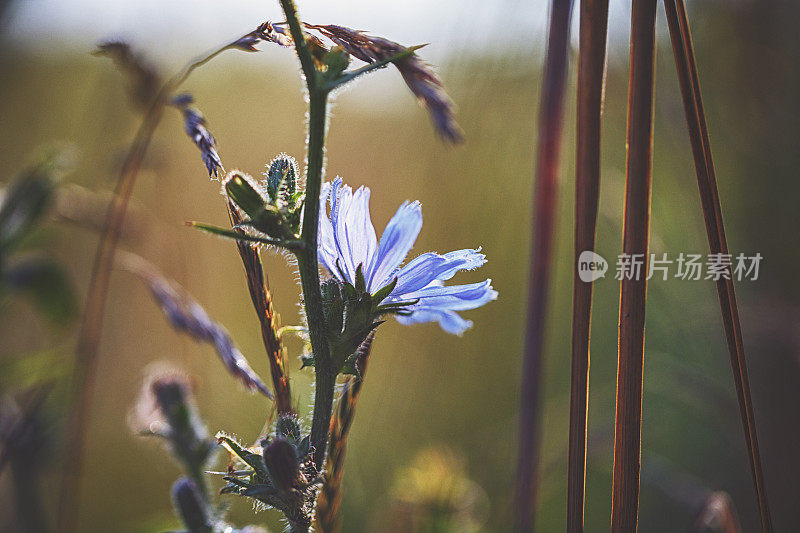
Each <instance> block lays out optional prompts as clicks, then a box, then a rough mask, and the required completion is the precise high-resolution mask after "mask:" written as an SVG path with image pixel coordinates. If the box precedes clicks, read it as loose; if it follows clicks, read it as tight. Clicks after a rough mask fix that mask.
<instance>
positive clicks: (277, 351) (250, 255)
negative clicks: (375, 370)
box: [228, 205, 293, 414]
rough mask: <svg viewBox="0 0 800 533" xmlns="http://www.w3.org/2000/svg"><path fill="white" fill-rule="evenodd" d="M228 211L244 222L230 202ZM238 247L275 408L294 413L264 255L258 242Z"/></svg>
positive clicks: (233, 220) (234, 222)
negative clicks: (264, 264)
mask: <svg viewBox="0 0 800 533" xmlns="http://www.w3.org/2000/svg"><path fill="white" fill-rule="evenodd" d="M228 214H229V215H230V218H231V225H233V226H237V225H239V224H241V223H242V218H241V216H240V215H239V213H238V211H237V210H236V209H233V208H232V206H230V205H229V206H228ZM236 246H237V248H238V249H239V256H240V257H241V258H242V264H243V265H244V271H245V276H246V278H247V288H248V290H249V291H250V299H251V300H252V302H253V308H254V309H255V310H256V314H257V315H258V321H259V323H260V324H261V338H262V340H263V341H264V348H265V349H266V351H267V359H268V360H269V371H270V375H271V376H272V388H273V389H274V391H275V407H276V408H277V410H278V413H279V414H286V413H291V412H293V409H292V392H291V389H290V387H289V375H288V372H287V370H286V353H285V351H284V349H283V345H282V343H281V340H280V337H279V336H278V333H277V332H278V327H279V318H280V317H279V316H278V315H277V313H275V309H274V307H273V306H272V294H271V293H270V291H269V288H268V287H267V280H266V277H265V276H264V269H263V268H262V266H261V258H260V257H259V255H258V245H254V244H251V243H247V242H244V241H236Z"/></svg>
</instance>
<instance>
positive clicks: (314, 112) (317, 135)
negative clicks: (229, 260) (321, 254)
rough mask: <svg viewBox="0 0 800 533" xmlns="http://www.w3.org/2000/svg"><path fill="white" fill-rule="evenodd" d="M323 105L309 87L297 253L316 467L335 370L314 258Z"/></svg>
mask: <svg viewBox="0 0 800 533" xmlns="http://www.w3.org/2000/svg"><path fill="white" fill-rule="evenodd" d="M327 106H328V93H327V91H324V90H316V89H309V121H308V170H307V176H306V199H305V201H306V204H305V208H304V211H303V232H302V236H301V238H302V240H303V242H304V243H305V248H304V249H303V250H302V251H298V252H297V264H298V267H299V270H300V282H301V284H302V287H303V303H304V305H305V311H306V320H307V321H308V329H309V337H310V339H311V349H312V351H313V352H314V361H315V366H314V368H315V370H316V373H317V384H316V393H315V397H314V418H313V421H312V423H311V443H312V445H313V446H314V463H315V464H316V465H317V467H321V466H322V463H323V460H324V459H325V448H326V445H327V442H328V430H329V426H330V419H331V410H332V406H333V387H334V384H335V382H336V371H335V370H334V369H333V365H332V363H331V355H330V347H329V346H328V338H327V336H326V334H325V315H324V313H323V310H322V292H321V291H320V280H319V263H318V259H317V231H318V227H319V203H320V198H319V196H320V189H321V187H322V172H323V165H324V158H325V127H326V124H325V123H326V120H327V116H326V113H327Z"/></svg>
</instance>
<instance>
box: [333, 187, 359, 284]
mask: <svg viewBox="0 0 800 533" xmlns="http://www.w3.org/2000/svg"><path fill="white" fill-rule="evenodd" d="M352 199H353V189H352V188H351V187H350V186H349V185H344V184H342V178H339V177H337V178H336V179H335V180H333V189H332V191H331V225H332V226H333V240H334V242H335V243H336V257H337V258H338V259H339V264H338V267H339V268H336V273H337V274H338V271H339V269H341V270H342V272H343V274H344V275H345V277H346V278H347V279H346V281H349V282H350V283H353V280H354V279H355V273H356V265H354V264H353V260H352V257H351V255H350V250H349V248H348V243H347V214H348V212H349V211H350V205H351V203H352Z"/></svg>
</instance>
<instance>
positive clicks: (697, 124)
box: [664, 0, 773, 532]
mask: <svg viewBox="0 0 800 533" xmlns="http://www.w3.org/2000/svg"><path fill="white" fill-rule="evenodd" d="M664 7H665V9H666V12H667V22H668V23H669V31H670V37H671V40H672V49H673V52H674V55H675V65H676V68H677V71H678V81H679V83H680V86H681V94H682V96H683V105H684V111H685V114H686V124H687V128H688V130H689V140H690V142H691V145H692V153H693V155H694V162H695V170H696V173H697V184H698V187H699V190H700V200H701V203H702V206H703V218H704V219H705V224H706V233H707V234H708V245H709V248H710V250H711V253H722V254H728V244H727V240H726V238H725V227H724V224H723V220H722V206H721V204H720V200H719V192H718V189H717V178H716V172H715V170H714V161H713V158H712V156H711V144H710V141H709V135H708V127H707V125H706V119H705V111H704V110H703V99H702V95H701V92H700V80H699V76H698V73H697V65H696V63H695V57H694V48H693V45H692V35H691V31H690V29H689V19H688V17H687V15H686V6H685V4H684V2H683V0H664ZM731 274H732V273H731V272H730V269H728V276H727V278H728V279H726V278H725V276H721V277H720V278H719V279H718V280H717V293H718V295H719V303H720V307H721V310H722V322H723V325H724V328H725V336H726V339H727V344H728V351H729V353H730V359H731V368H732V370H733V380H734V384H735V387H736V396H737V399H738V401H739V412H740V415H741V419H742V426H743V428H744V433H745V441H746V443H747V451H748V459H749V462H750V471H751V473H752V476H753V485H754V487H755V491H756V496H757V498H758V510H759V514H760V518H761V527H762V529H763V530H764V531H765V532H771V531H772V529H773V527H772V517H771V516H770V511H769V503H768V501H767V493H766V487H765V484H764V473H763V469H762V466H761V455H760V452H759V448H758V435H757V430H756V421H755V414H754V412H753V401H752V397H751V394H750V379H749V375H748V372H747V358H746V357H745V353H744V342H743V340H742V330H741V325H740V323H739V308H738V306H737V304H736V293H735V290H734V285H733V276H732V275H731Z"/></svg>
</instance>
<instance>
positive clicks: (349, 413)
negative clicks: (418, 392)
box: [316, 333, 374, 533]
mask: <svg viewBox="0 0 800 533" xmlns="http://www.w3.org/2000/svg"><path fill="white" fill-rule="evenodd" d="M373 337H374V335H373V334H372V333H370V335H369V336H368V337H367V339H366V340H365V341H364V342H363V343H362V344H361V347H360V348H359V350H358V360H357V363H356V366H357V368H358V371H359V372H360V374H361V377H350V378H348V380H347V381H346V382H345V385H344V392H342V395H341V398H340V400H339V408H338V409H337V410H336V411H335V412H334V414H333V417H331V436H330V443H329V444H328V456H327V457H326V459H325V483H324V484H323V486H322V490H321V491H320V494H319V496H318V497H317V512H316V520H317V527H318V528H319V530H320V531H322V532H323V533H335V532H336V533H338V532H339V531H341V523H340V521H339V511H340V509H341V506H342V476H343V474H344V458H345V452H346V451H347V434H348V433H349V432H350V426H351V425H352V423H353V419H354V417H355V414H356V402H357V401H358V395H359V393H360V392H361V387H362V385H363V383H364V375H365V373H366V371H367V363H368V362H369V354H370V352H371V351H372V340H373Z"/></svg>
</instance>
